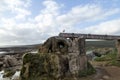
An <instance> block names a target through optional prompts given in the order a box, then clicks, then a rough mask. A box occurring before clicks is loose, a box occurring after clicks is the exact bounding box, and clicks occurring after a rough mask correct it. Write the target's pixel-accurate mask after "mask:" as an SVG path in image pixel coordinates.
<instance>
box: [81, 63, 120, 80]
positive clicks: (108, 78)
mask: <svg viewBox="0 0 120 80" xmlns="http://www.w3.org/2000/svg"><path fill="white" fill-rule="evenodd" d="M105 63H106V62H92V65H94V67H95V68H96V71H97V72H96V74H94V75H91V76H88V77H84V78H81V79H80V80H120V67H116V66H105Z"/></svg>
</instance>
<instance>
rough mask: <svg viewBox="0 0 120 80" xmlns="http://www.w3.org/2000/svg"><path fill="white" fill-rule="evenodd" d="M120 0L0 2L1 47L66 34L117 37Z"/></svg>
mask: <svg viewBox="0 0 120 80" xmlns="http://www.w3.org/2000/svg"><path fill="white" fill-rule="evenodd" d="M119 4H120V0H0V46H5V45H29V44H39V43H43V42H44V41H45V40H46V39H47V38H49V37H51V36H57V35H58V34H59V33H60V32H62V31H63V30H65V32H68V33H85V34H108V35H109V34H110V35H120V5H119Z"/></svg>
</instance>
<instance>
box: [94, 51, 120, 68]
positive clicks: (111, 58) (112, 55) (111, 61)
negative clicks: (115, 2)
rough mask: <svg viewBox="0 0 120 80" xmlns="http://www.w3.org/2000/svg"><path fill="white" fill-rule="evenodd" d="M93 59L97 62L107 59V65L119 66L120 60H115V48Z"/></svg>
mask: <svg viewBox="0 0 120 80" xmlns="http://www.w3.org/2000/svg"><path fill="white" fill-rule="evenodd" d="M94 60H95V61H98V62H100V61H101V62H102V61H107V63H106V64H107V65H110V66H118V67H120V61H118V60H117V50H114V51H113V52H111V53H109V54H106V55H103V56H102V57H97V58H95V59H94Z"/></svg>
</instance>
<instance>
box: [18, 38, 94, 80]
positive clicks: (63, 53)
mask: <svg viewBox="0 0 120 80" xmlns="http://www.w3.org/2000/svg"><path fill="white" fill-rule="evenodd" d="M80 40H81V42H80V43H82V41H83V42H84V39H74V40H71V39H66V38H62V37H51V38H49V39H48V40H47V41H46V42H45V43H44V44H43V45H42V46H41V47H40V49H39V52H38V53H37V54H32V53H26V54H25V55H24V56H23V66H22V69H21V74H20V78H21V80H67V78H69V79H70V78H71V79H72V80H74V79H76V78H78V77H79V74H80V73H82V72H84V71H86V72H87V73H88V71H87V70H92V69H93V67H92V66H89V65H88V61H87V57H86V54H85V51H84V49H83V50H79V49H80V48H81V49H82V47H79V46H80V45H81V44H78V43H79V41H80ZM82 45H83V46H84V44H83V43H82ZM82 45H81V46H82ZM80 51H82V52H80ZM81 53H82V54H81ZM88 68H89V69H88ZM91 68H92V69H91Z"/></svg>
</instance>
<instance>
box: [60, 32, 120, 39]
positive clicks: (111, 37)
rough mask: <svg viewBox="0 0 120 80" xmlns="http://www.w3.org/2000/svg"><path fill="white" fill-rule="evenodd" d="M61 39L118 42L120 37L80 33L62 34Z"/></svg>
mask: <svg viewBox="0 0 120 80" xmlns="http://www.w3.org/2000/svg"><path fill="white" fill-rule="evenodd" d="M59 36H60V37H65V38H78V37H79V38H85V39H103V40H117V39H120V36H117V35H98V34H80V33H60V34H59Z"/></svg>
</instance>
